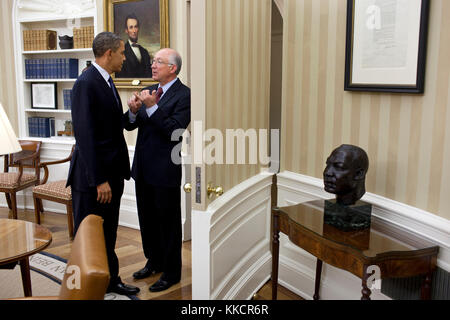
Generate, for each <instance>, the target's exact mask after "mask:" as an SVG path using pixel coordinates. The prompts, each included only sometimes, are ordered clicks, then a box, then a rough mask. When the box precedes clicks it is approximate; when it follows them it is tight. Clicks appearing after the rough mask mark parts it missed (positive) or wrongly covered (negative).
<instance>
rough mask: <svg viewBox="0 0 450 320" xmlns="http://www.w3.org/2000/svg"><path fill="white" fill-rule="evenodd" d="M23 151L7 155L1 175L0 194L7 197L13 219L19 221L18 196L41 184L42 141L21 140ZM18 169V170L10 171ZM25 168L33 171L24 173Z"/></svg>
mask: <svg viewBox="0 0 450 320" xmlns="http://www.w3.org/2000/svg"><path fill="white" fill-rule="evenodd" d="M19 143H20V146H21V147H22V151H20V152H17V153H12V154H9V155H5V162H4V172H1V173H0V192H4V193H5V195H6V202H7V203H8V207H9V210H10V211H11V212H12V218H14V219H17V195H16V193H17V192H18V191H21V190H24V189H26V188H29V187H31V186H35V185H37V184H38V183H39V172H40V170H39V162H40V155H41V145H42V142H41V141H28V140H19ZM11 168H16V170H12V171H11V170H10V169H11ZM25 168H28V169H32V170H29V171H28V170H27V171H24V169H25Z"/></svg>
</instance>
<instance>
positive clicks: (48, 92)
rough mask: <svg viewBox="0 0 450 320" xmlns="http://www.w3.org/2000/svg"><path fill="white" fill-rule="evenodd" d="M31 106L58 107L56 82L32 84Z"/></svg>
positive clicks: (34, 107)
mask: <svg viewBox="0 0 450 320" xmlns="http://www.w3.org/2000/svg"><path fill="white" fill-rule="evenodd" d="M31 108H33V109H57V108H58V95H57V93H56V82H48V83H43V82H39V83H32V84H31Z"/></svg>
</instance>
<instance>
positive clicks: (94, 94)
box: [67, 67, 130, 191]
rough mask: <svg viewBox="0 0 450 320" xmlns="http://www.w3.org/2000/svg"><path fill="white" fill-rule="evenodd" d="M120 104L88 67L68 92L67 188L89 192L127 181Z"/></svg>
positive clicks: (128, 168)
mask: <svg viewBox="0 0 450 320" xmlns="http://www.w3.org/2000/svg"><path fill="white" fill-rule="evenodd" d="M124 119H125V117H124V115H123V112H122V103H121V102H120V99H119V104H117V100H116V99H115V97H114V94H113V91H112V89H111V88H110V87H109V86H108V84H107V83H106V81H105V79H104V78H103V77H102V76H101V74H100V72H98V70H97V68H95V67H91V68H89V69H87V70H86V71H84V72H83V73H82V74H81V75H80V76H79V77H78V79H77V81H76V82H75V85H74V86H73V89H72V122H73V129H74V133H75V140H76V147H75V151H74V154H73V157H72V160H71V162H70V169H69V177H68V179H67V185H68V186H69V185H71V186H72V187H73V188H75V189H76V190H79V191H89V190H92V188H93V187H96V186H98V185H100V184H102V183H104V182H106V181H111V180H114V179H127V180H128V179H130V161H129V156H128V148H127V144H126V142H125V138H124V136H123V128H124V125H125V123H124Z"/></svg>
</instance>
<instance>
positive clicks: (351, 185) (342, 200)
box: [323, 144, 369, 206]
mask: <svg viewBox="0 0 450 320" xmlns="http://www.w3.org/2000/svg"><path fill="white" fill-rule="evenodd" d="M326 164H327V166H326V167H325V170H324V171H323V180H324V185H325V191H327V192H329V193H333V194H335V195H336V203H337V204H340V205H344V206H350V205H353V204H355V203H356V202H357V201H358V200H359V199H361V197H362V196H363V195H364V193H366V188H365V180H366V173H367V170H368V169H369V158H368V156H367V153H366V152H365V151H364V150H363V149H361V148H360V147H357V146H354V145H348V144H343V145H341V146H340V147H338V148H336V149H334V150H333V152H332V153H331V155H330V156H329V157H328V159H327V163H326Z"/></svg>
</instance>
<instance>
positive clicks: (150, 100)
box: [135, 90, 156, 108]
mask: <svg viewBox="0 0 450 320" xmlns="http://www.w3.org/2000/svg"><path fill="white" fill-rule="evenodd" d="M135 96H136V98H137V99H139V100H140V101H141V103H145V106H146V107H147V108H150V107H153V106H154V105H155V104H156V90H153V92H152V93H150V90H144V91H142V92H141V94H140V95H135Z"/></svg>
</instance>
